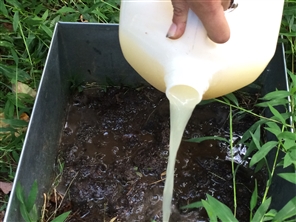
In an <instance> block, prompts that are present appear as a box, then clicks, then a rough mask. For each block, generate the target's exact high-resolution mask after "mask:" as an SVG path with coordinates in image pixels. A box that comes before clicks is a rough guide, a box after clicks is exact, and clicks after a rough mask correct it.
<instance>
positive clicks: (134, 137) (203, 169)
mask: <svg viewBox="0 0 296 222" xmlns="http://www.w3.org/2000/svg"><path fill="white" fill-rule="evenodd" d="M228 115H229V109H228V108H227V106H224V105H221V104H218V103H210V104H207V105H200V106H197V107H196V109H195V110H194V112H193V115H192V117H191V119H190V121H189V124H188V125H187V127H186V130H185V132H184V136H183V139H184V141H183V142H182V144H181V147H180V149H179V152H178V156H177V160H176V171H175V185H174V196H173V201H172V205H173V206H172V207H173V214H172V216H171V221H208V218H207V214H206V212H205V211H204V210H203V209H193V210H192V209H191V210H188V209H187V210H181V209H180V207H182V206H184V205H187V204H189V203H192V202H195V201H199V200H201V199H205V198H206V194H210V195H212V196H214V197H215V198H217V199H218V200H220V201H222V202H223V203H225V204H226V205H228V206H229V207H230V208H231V209H233V204H234V203H233V190H232V173H231V162H230V161H229V159H230V151H229V146H228V145H227V144H226V143H224V142H221V141H217V140H208V141H204V142H201V143H192V142H187V141H186V140H187V139H190V138H196V137H202V136H214V135H216V136H222V137H225V138H229V119H228ZM254 121H255V119H253V118H251V117H249V116H245V117H244V118H243V119H241V118H237V119H236V118H235V119H234V123H233V129H234V139H236V140H237V139H239V138H240V136H241V135H242V133H243V132H244V131H245V130H247V129H248V128H249V127H250V125H251V124H252V123H253V122H254ZM60 144H61V145H60V154H59V159H60V160H61V161H62V162H64V171H63V177H62V182H61V183H60V185H59V187H58V192H59V194H60V195H61V196H62V195H65V199H64V205H63V206H64V207H63V208H64V209H63V208H62V209H61V210H63V211H65V210H71V211H72V213H71V216H70V219H69V221H111V220H112V219H113V220H114V221H135V222H136V221H147V222H150V221H152V220H155V221H161V218H162V212H161V207H162V192H163V187H164V178H165V170H166V164H167V159H168V144H169V103H168V100H167V99H166V97H165V95H164V94H163V93H161V92H158V91H157V90H155V89H153V88H151V87H143V88H138V89H130V88H124V87H109V88H104V89H103V88H98V87H96V88H89V89H85V90H84V91H83V92H79V93H78V92H77V93H75V94H74V95H73V96H72V97H71V100H70V102H69V107H68V113H67V120H66V123H65V127H64V130H63V133H62V138H61V143H60ZM246 150H247V147H245V146H243V145H239V144H237V145H236V147H235V160H236V162H237V164H240V165H241V167H239V170H238V173H237V198H238V200H237V201H238V203H237V204H238V210H237V218H238V220H239V221H248V218H249V202H250V197H251V191H252V190H253V186H254V179H255V178H256V175H254V174H253V173H252V172H251V171H250V170H249V169H248V168H247V167H246V166H247V160H243V156H244V154H245V153H246ZM260 179H261V180H260ZM262 180H263V177H262V175H260V178H259V190H260V189H261V185H262V183H261V182H260V181H262ZM115 218H116V219H115Z"/></svg>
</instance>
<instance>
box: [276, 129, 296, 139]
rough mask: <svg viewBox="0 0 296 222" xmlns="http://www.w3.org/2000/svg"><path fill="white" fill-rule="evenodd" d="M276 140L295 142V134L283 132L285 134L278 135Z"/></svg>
mask: <svg viewBox="0 0 296 222" xmlns="http://www.w3.org/2000/svg"><path fill="white" fill-rule="evenodd" d="M278 138H279V139H289V140H293V141H295V140H296V134H295V133H292V132H289V131H285V132H282V133H280V134H279V135H278Z"/></svg>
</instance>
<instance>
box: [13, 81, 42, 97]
mask: <svg viewBox="0 0 296 222" xmlns="http://www.w3.org/2000/svg"><path fill="white" fill-rule="evenodd" d="M12 89H13V91H14V92H15V91H16V85H15V84H13V85H12ZM17 92H18V93H25V94H28V95H30V96H32V97H33V98H35V96H36V91H35V90H34V89H32V88H31V87H30V86H28V85H26V84H24V83H21V82H17Z"/></svg>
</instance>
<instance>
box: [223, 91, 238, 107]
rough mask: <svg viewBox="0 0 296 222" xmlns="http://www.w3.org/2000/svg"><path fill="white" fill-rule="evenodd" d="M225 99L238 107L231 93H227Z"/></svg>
mask: <svg viewBox="0 0 296 222" xmlns="http://www.w3.org/2000/svg"><path fill="white" fill-rule="evenodd" d="M225 97H226V98H227V99H229V100H230V101H231V102H232V103H233V104H234V105H236V106H239V104H238V101H237V98H236V97H235V95H234V94H233V93H229V94H227V95H225Z"/></svg>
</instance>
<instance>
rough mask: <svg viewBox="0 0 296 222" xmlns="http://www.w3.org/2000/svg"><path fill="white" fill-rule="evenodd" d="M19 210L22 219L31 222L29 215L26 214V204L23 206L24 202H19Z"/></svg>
mask: <svg viewBox="0 0 296 222" xmlns="http://www.w3.org/2000/svg"><path fill="white" fill-rule="evenodd" d="M20 211H21V215H22V217H23V219H24V220H25V221H26V222H31V220H30V217H29V215H28V212H27V211H26V206H25V204H23V203H21V204H20Z"/></svg>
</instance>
